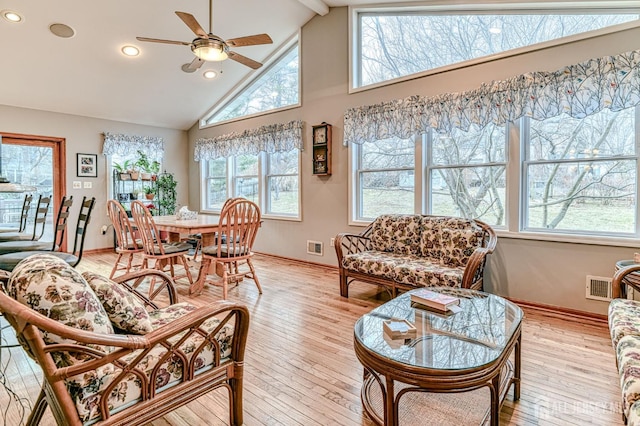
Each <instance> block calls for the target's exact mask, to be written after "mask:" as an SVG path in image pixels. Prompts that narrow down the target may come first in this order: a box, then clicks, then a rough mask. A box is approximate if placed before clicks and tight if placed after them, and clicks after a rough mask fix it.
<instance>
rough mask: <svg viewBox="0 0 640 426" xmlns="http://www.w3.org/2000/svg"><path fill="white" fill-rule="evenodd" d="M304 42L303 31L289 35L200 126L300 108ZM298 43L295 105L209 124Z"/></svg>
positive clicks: (218, 103) (216, 105)
mask: <svg viewBox="0 0 640 426" xmlns="http://www.w3.org/2000/svg"><path fill="white" fill-rule="evenodd" d="M301 42H302V38H301V31H299V30H298V31H297V32H296V33H295V34H294V35H292V36H291V37H289V38H288V39H287V40H286V41H285V42H284V43H282V44H281V45H280V46H279V47H278V48H277V49H276V50H275V51H274V52H273V53H271V55H269V56H268V57H267V59H265V61H264V62H263V65H262V67H260V68H259V69H257V70H253V71H251V72H250V73H249V74H247V76H246V77H245V78H243V79H242V80H240V82H238V84H236V85H235V86H234V87H233V88H232V89H231V90H230V91H229V92H227V94H226V95H225V96H224V97H222V98H221V99H220V101H218V102H217V103H216V104H215V105H214V106H213V107H211V109H209V110H208V111H207V112H206V113H205V114H204V115H203V116H202V118H201V119H200V120H199V128H200V129H206V128H209V127H215V126H219V125H222V124H227V123H232V122H234V121H240V120H246V119H248V118H253V117H259V116H262V115H267V114H273V113H275V112H280V111H286V110H289V109H294V108H299V107H300V106H302V49H300V44H301ZM295 45H297V49H298V103H297V104H293V105H287V106H284V107H280V108H275V109H270V110H268V111H262V112H257V113H255V114H250V115H243V116H242V117H235V118H230V119H228V120H224V121H218V122H215V123H211V124H207V121H208V120H209V119H210V118H211V117H212V116H213V115H215V114H216V113H218V112H219V111H220V110H221V109H223V108H225V107H226V106H227V105H228V104H229V102H231V101H233V100H234V99H235V98H236V96H238V95H240V94H241V93H242V92H243V91H244V90H245V89H246V88H247V87H248V86H249V85H251V84H252V83H253V82H254V81H256V80H257V79H259V78H260V76H262V75H263V74H264V73H266V72H267V71H269V70H270V69H271V68H272V67H273V66H274V65H275V64H276V63H277V62H278V60H279V59H280V58H281V56H282V55H284V54H285V53H286V52H287V51H288V50H289V49H291V48H292V47H293V46H295Z"/></svg>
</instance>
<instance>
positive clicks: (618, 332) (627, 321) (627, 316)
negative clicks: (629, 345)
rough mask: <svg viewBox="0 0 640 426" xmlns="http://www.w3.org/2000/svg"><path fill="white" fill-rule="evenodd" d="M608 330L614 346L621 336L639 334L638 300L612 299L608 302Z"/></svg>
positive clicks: (639, 315)
mask: <svg viewBox="0 0 640 426" xmlns="http://www.w3.org/2000/svg"><path fill="white" fill-rule="evenodd" d="M608 318H609V332H610V333H611V343H612V344H613V347H614V348H615V347H616V346H618V342H619V341H620V339H621V338H622V337H623V336H627V335H636V336H637V335H640V302H638V301H635V300H627V299H613V300H612V301H611V303H610V304H609V315H608Z"/></svg>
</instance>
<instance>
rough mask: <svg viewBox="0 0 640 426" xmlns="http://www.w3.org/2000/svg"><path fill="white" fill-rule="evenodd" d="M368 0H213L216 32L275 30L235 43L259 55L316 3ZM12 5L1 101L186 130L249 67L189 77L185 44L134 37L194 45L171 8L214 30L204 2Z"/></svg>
mask: <svg viewBox="0 0 640 426" xmlns="http://www.w3.org/2000/svg"><path fill="white" fill-rule="evenodd" d="M378 1H381V0H378ZM373 2H374V3H375V2H377V1H376V0H374V1H373ZM387 2H388V1H387ZM362 3H372V2H371V1H366V0H356V1H347V0H326V1H324V2H323V1H322V0H214V2H213V9H214V10H213V15H214V22H213V33H214V34H216V35H218V36H220V37H222V38H223V39H229V38H235V37H241V36H246V35H252V34H259V33H267V34H269V35H270V36H271V38H272V39H273V41H274V44H273V45H265V46H251V47H239V48H235V49H233V50H235V51H236V52H238V53H240V54H242V55H245V56H248V57H250V58H252V59H255V60H257V61H260V62H262V61H263V60H264V59H265V58H267V57H268V56H269V54H270V53H272V52H273V51H274V50H275V49H277V48H278V47H279V46H280V45H281V44H282V43H283V42H285V41H286V40H287V39H288V38H289V37H291V36H292V35H294V34H295V33H297V31H298V30H299V28H300V27H301V26H302V25H304V24H305V23H306V22H307V21H309V20H310V19H311V18H313V16H315V14H316V12H314V10H315V11H318V12H319V13H322V14H324V13H326V11H327V10H328V9H327V6H345V5H348V4H362ZM5 9H9V10H15V11H17V12H19V13H20V14H22V15H23V16H24V18H25V19H24V21H23V22H22V23H18V24H15V23H10V22H7V21H6V20H4V19H0V55H1V56H0V64H1V66H0V82H1V83H0V104H3V105H10V106H18V107H24V108H32V109H39V110H45V111H54V112H61V113H68V114H75V115H82V116H88V117H96V118H104V119H110V120H117V121H124V122H131V123H138V124H145V125H152V126H160V127H168V128H175V129H188V128H190V127H191V126H192V125H193V124H194V123H195V122H196V121H197V120H198V119H199V118H200V117H201V116H202V115H203V114H204V113H205V112H206V111H207V110H209V109H210V108H211V107H212V106H213V105H214V104H215V102H216V101H217V100H218V99H220V98H221V97H222V96H223V95H224V94H225V93H227V92H228V91H229V90H230V89H231V88H233V87H234V86H235V85H236V84H237V83H238V82H239V81H240V80H241V79H243V78H244V77H245V76H246V75H247V74H248V73H249V72H251V71H252V70H251V69H250V68H248V67H245V66H243V65H241V64H238V63H236V62H234V61H231V60H227V61H224V62H209V63H205V64H204V65H203V66H202V68H201V69H200V70H198V71H197V72H195V73H192V74H187V73H184V72H183V71H182V70H181V68H180V67H181V66H182V65H183V64H185V63H189V62H191V61H192V59H193V58H194V56H193V54H192V53H191V51H190V49H189V47H188V46H180V45H169V44H157V43H144V42H139V41H137V40H136V36H141V37H150V38H160V39H169V40H178V41H187V42H190V41H191V40H192V39H193V38H195V35H194V34H193V33H192V32H191V31H190V30H189V28H188V27H187V26H186V25H185V24H184V23H183V22H182V21H181V20H180V19H179V18H178V16H176V14H175V13H174V12H175V11H176V10H178V11H182V12H187V13H191V14H192V15H194V17H195V18H196V19H197V20H198V22H199V23H200V25H201V26H202V27H203V28H204V29H205V30H208V27H209V3H208V1H207V0H183V1H176V0H174V1H170V0H135V1H130V0H107V1H77V0H46V1H42V0H0V10H5ZM312 9H313V10H312ZM323 9H324V10H323ZM53 23H63V24H66V25H69V26H70V27H72V28H73V29H74V30H75V32H76V34H75V36H74V37H72V38H67V39H64V38H59V37H56V36H54V35H53V34H52V33H51V32H50V31H49V26H50V25H51V24H53ZM126 44H134V45H136V46H138V47H139V48H140V49H141V54H140V55H139V56H138V57H135V58H128V57H125V56H123V55H122V54H121V52H120V49H121V47H122V46H123V45H126ZM207 69H213V70H215V71H218V73H219V75H218V77H217V78H215V79H213V80H205V79H204V78H203V77H202V73H203V71H204V70H207Z"/></svg>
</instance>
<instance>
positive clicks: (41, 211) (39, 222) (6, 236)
mask: <svg viewBox="0 0 640 426" xmlns="http://www.w3.org/2000/svg"><path fill="white" fill-rule="evenodd" d="M49 204H51V196H47V197H43V196H42V195H40V196H39V197H38V206H37V207H36V216H35V219H34V221H33V232H27V230H26V229H24V230H23V231H21V232H2V233H0V242H2V241H38V240H39V239H40V237H42V235H43V234H44V228H45V226H46V225H47V213H49ZM25 228H26V226H25Z"/></svg>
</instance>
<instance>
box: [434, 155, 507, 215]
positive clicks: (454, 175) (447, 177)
mask: <svg viewBox="0 0 640 426" xmlns="http://www.w3.org/2000/svg"><path fill="white" fill-rule="evenodd" d="M430 180H431V203H430V204H431V214H435V215H446V216H458V217H466V218H470V219H471V218H473V219H480V220H482V221H484V222H487V223H488V224H489V225H494V226H495V225H502V226H503V225H504V224H505V198H506V181H505V167H504V166H493V167H467V168H443V169H435V170H432V171H431V176H430Z"/></svg>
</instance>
